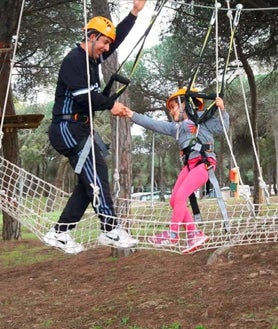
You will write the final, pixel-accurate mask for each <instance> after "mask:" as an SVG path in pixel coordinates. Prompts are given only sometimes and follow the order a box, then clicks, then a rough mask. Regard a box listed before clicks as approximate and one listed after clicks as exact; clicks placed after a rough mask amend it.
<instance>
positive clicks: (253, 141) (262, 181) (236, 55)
mask: <svg viewBox="0 0 278 329" xmlns="http://www.w3.org/2000/svg"><path fill="white" fill-rule="evenodd" d="M226 2H227V6H228V9H230V3H229V0H226ZM237 6H239V5H237ZM227 15H228V17H231V11H228V14H227ZM236 23H238V21H237V22H236ZM230 24H231V19H230ZM233 48H234V53H235V58H236V63H237V71H238V72H239V71H240V69H239V62H240V61H239V58H238V53H237V47H236V43H235V40H233ZM238 76H239V80H240V86H241V90H242V96H243V101H244V109H245V113H246V117H247V123H248V127H249V131H250V135H251V140H252V146H253V151H254V154H255V159H256V164H257V167H258V171H259V177H258V179H259V185H260V188H261V189H264V192H265V197H266V201H267V204H269V203H270V201H269V192H268V190H267V185H266V183H265V182H264V179H263V176H262V170H261V165H260V160H259V156H258V152H257V149H256V144H255V139H254V134H253V129H252V125H251V120H250V115H249V111H248V105H247V99H246V92H245V88H244V83H243V79H242V74H238ZM233 161H234V160H233ZM238 173H239V170H238ZM239 178H240V183H241V184H243V183H242V180H241V176H240V175H239Z"/></svg>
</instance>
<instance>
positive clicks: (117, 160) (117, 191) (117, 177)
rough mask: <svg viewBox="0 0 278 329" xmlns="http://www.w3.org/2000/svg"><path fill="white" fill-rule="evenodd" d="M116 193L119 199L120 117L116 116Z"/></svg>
mask: <svg viewBox="0 0 278 329" xmlns="http://www.w3.org/2000/svg"><path fill="white" fill-rule="evenodd" d="M113 177H114V193H115V198H116V199H118V197H119V193H120V190H121V186H120V175H119V117H118V116H117V117H116V164H115V170H114V175H113Z"/></svg>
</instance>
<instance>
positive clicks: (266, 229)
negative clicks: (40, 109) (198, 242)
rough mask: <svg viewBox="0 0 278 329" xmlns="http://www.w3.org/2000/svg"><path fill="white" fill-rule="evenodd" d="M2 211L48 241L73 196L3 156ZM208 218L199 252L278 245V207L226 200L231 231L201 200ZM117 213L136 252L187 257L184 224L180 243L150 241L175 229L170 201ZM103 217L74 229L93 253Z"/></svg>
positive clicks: (211, 202)
mask: <svg viewBox="0 0 278 329" xmlns="http://www.w3.org/2000/svg"><path fill="white" fill-rule="evenodd" d="M0 165H1V167H0V207H1V209H2V211H4V212H6V213H7V214H9V215H10V216H11V217H13V218H14V219H16V220H18V221H19V222H20V223H21V224H22V225H23V226H24V227H26V228H27V229H28V230H30V231H31V232H33V233H34V234H35V235H36V236H37V238H38V239H40V240H41V241H43V237H44V235H45V234H46V233H47V232H48V231H49V230H50V229H51V228H52V227H53V226H54V225H55V223H56V222H57V219H58V218H59V216H60V213H61V212H62V209H63V208H64V206H65V204H66V202H67V199H68V198H69V194H68V193H65V192H64V191H62V190H61V189H58V188H57V187H55V186H54V185H51V184H49V183H47V182H45V181H43V180H41V179H40V178H38V177H36V176H34V175H32V174H30V173H28V172H27V171H25V170H24V169H22V168H20V167H18V166H16V165H14V164H12V163H10V162H9V161H7V160H5V159H4V158H2V157H0ZM199 207H200V210H201V214H202V220H201V221H199V222H197V223H196V225H197V227H198V229H199V230H201V231H203V232H204V233H205V234H206V235H207V236H208V237H209V240H208V241H207V242H206V243H205V244H203V245H202V246H201V247H199V248H198V250H204V249H214V248H219V247H221V246H233V245H245V244H259V243H269V242H277V241H278V204H275V203H272V204H263V205H253V207H254V209H255V210H256V211H255V213H256V215H255V216H254V209H250V204H246V203H245V202H244V200H240V199H239V200H234V199H233V200H232V199H231V200H226V208H227V214H228V217H229V230H227V229H226V228H225V227H227V226H226V225H224V221H223V218H222V214H221V211H220V210H219V207H218V204H217V202H216V200H215V199H201V200H199ZM115 209H116V212H117V216H118V220H119V221H120V222H121V224H122V226H123V227H125V228H126V229H127V231H128V232H129V233H130V234H132V236H133V237H134V238H135V239H137V240H138V245H137V247H136V249H157V250H163V251H168V252H174V253H180V254H182V253H183V250H184V248H185V247H186V246H187V236H186V233H185V230H184V226H183V225H182V224H181V225H180V239H179V241H178V242H177V243H176V244H167V245H162V246H160V247H158V246H156V245H153V244H152V243H150V242H149V238H150V237H152V236H153V235H154V234H156V233H158V232H162V231H165V230H167V229H168V228H169V221H170V218H171V208H170V206H169V203H168V202H149V201H148V202H146V201H140V200H131V199H117V200H116V201H115ZM100 233H101V232H100V225H99V218H98V214H96V213H94V211H93V209H92V210H90V211H87V212H86V213H85V215H84V217H83V218H82V220H81V221H80V222H78V223H76V227H75V228H74V229H73V230H71V236H72V237H73V238H74V239H75V240H76V241H77V242H79V243H81V244H82V245H83V246H84V249H85V250H86V249H90V248H94V247H97V246H99V243H98V239H97V238H98V236H99V234H100Z"/></svg>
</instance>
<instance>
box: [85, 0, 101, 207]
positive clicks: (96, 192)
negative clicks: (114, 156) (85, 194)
mask: <svg viewBox="0 0 278 329" xmlns="http://www.w3.org/2000/svg"><path fill="white" fill-rule="evenodd" d="M83 5H84V10H83V13H84V23H85V30H84V34H85V45H86V70H87V84H88V102H89V117H90V133H91V134H90V138H91V149H92V162H93V170H94V183H91V187H92V189H93V190H94V199H93V206H94V207H95V208H96V209H98V206H99V187H98V186H97V170H96V161H95V160H96V158H95V148H94V124H93V110H92V99H91V89H90V87H91V83H90V80H91V79H90V76H91V75H90V66H89V53H88V37H87V2H86V0H84V1H83Z"/></svg>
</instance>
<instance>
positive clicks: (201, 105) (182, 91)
mask: <svg viewBox="0 0 278 329" xmlns="http://www.w3.org/2000/svg"><path fill="white" fill-rule="evenodd" d="M190 90H191V91H195V92H198V91H199V90H198V89H196V88H191V89H190ZM186 91H187V88H186V87H184V88H181V89H178V90H177V91H176V92H174V93H173V94H172V95H171V96H170V97H169V98H168V99H167V101H166V107H167V109H168V110H170V102H171V100H173V99H175V98H177V97H178V96H185V93H186ZM196 99H197V101H198V109H199V110H200V111H201V110H202V109H203V108H204V100H203V98H199V97H196Z"/></svg>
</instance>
